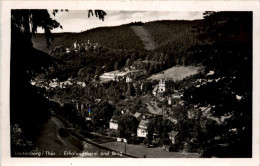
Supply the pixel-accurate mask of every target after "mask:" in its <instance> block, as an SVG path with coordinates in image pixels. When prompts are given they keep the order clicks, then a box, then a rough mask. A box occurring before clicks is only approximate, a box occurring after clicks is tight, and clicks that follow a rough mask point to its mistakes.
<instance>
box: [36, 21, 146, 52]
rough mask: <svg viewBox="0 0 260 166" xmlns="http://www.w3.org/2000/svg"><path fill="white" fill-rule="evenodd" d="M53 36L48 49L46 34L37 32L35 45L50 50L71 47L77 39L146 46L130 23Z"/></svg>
mask: <svg viewBox="0 0 260 166" xmlns="http://www.w3.org/2000/svg"><path fill="white" fill-rule="evenodd" d="M53 36H54V41H53V43H52V45H51V46H50V48H49V49H48V48H47V47H46V42H45V36H44V34H37V35H36V36H35V37H33V38H32V41H33V43H34V47H35V48H37V49H40V50H42V51H44V52H50V51H51V50H53V49H54V48H55V47H56V46H63V47H68V48H70V47H72V45H73V43H74V42H75V41H78V42H79V43H83V42H84V43H86V42H87V41H88V40H90V42H92V43H99V44H100V45H103V46H106V47H109V48H114V49H138V50H143V47H144V45H143V44H142V42H141V41H140V40H139V38H138V37H137V36H136V35H135V33H133V31H132V30H131V29H130V28H129V26H128V25H122V26H117V27H102V28H95V29H92V30H89V31H85V32H81V33H56V34H53Z"/></svg>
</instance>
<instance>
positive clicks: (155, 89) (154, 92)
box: [153, 86, 158, 96]
mask: <svg viewBox="0 0 260 166" xmlns="http://www.w3.org/2000/svg"><path fill="white" fill-rule="evenodd" d="M157 90H158V87H157V86H156V87H155V88H154V89H153V95H154V96H156V94H157Z"/></svg>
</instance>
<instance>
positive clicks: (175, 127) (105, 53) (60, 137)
mask: <svg viewBox="0 0 260 166" xmlns="http://www.w3.org/2000/svg"><path fill="white" fill-rule="evenodd" d="M49 12H50V11H49V10H39V11H38V10H37V11H35V10H33V9H30V10H12V11H11V15H12V17H11V65H10V66H11V72H10V73H11V75H10V135H11V139H10V142H11V150H10V151H11V156H12V157H26V155H30V154H31V155H32V156H33V155H34V156H35V155H40V156H41V157H86V158H87V157H101V158H102V157H113V158H114V157H115V158H125V157H126V158H199V157H203V158H208V157H219V158H221V157H225V158H232V157H236V158H237V157H245V158H250V157H252V147H253V146H252V145H253V144H252V135H253V133H252V131H253V128H252V127H253V125H252V112H253V111H252V110H253V107H252V97H253V93H252V92H253V88H252V85H253V83H252V80H253V79H252V76H253V75H252V71H253V70H252V66H253V64H252V57H253V56H252V12H242V11H241V12H195V13H196V14H197V16H198V15H200V17H199V18H197V19H195V18H194V17H193V16H194V15H196V14H194V13H189V12H184V14H183V16H185V18H184V20H179V19H177V20H174V19H170V20H160V19H153V21H149V22H141V21H138V20H133V22H131V23H129V22H128V23H123V22H121V23H120V25H115V26H104V27H96V28H93V29H88V30H87V29H86V28H83V29H78V30H77V32H76V31H75V32H70V31H68V32H66V31H62V30H60V33H51V30H54V29H56V30H58V29H59V28H62V25H60V24H59V22H57V21H56V20H55V18H51V17H50V14H53V15H55V14H57V12H59V10H53V13H49ZM59 13H60V14H62V15H63V14H65V13H67V14H68V17H69V18H71V17H72V18H75V19H78V16H79V15H80V16H82V17H83V15H84V14H82V13H85V12H83V11H64V10H62V11H61V12H59ZM94 13H95V14H96V16H97V19H101V20H103V21H104V17H103V16H104V15H106V13H105V12H104V11H102V10H96V11H94ZM115 13H116V14H115ZM115 13H114V14H113V12H112V16H111V13H110V14H108V17H110V16H111V18H117V19H119V20H121V21H124V20H125V19H123V18H124V17H123V15H125V14H126V13H127V14H132V15H135V16H136V15H137V14H138V15H139V14H144V13H149V11H147V12H138V13H137V12H136V11H128V12H126V13H125V12H122V11H118V12H115ZM159 13H160V12H158V14H159ZM171 13H172V15H171V16H172V17H175V16H176V12H174V11H172V12H171ZM92 14H93V11H92ZM90 15H91V12H90V13H89V17H90ZM98 15H99V16H98ZM100 15H101V16H100ZM113 15H114V16H116V17H114V16H113ZM160 15H163V14H162V13H161V14H160ZM34 16H35V17H34ZM118 16H119V17H118ZM151 16H153V17H156V16H155V15H153V14H152V15H151ZM191 17H192V19H190V18H191ZM57 18H58V17H57ZM37 19H39V21H36V20H37ZM86 19H88V18H86ZM82 21H85V18H84V19H82ZM34 23H35V24H34ZM76 23H77V24H78V23H79V21H75V24H76ZM37 27H42V28H43V31H44V32H45V33H37ZM67 27H70V26H68V25H67ZM81 28H82V27H81ZM44 152H45V153H44ZM65 152H66V153H65ZM28 157H30V156H28Z"/></svg>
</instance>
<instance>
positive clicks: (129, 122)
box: [118, 114, 138, 139]
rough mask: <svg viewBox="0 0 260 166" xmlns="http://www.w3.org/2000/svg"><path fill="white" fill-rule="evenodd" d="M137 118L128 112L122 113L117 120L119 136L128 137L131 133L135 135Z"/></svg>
mask: <svg viewBox="0 0 260 166" xmlns="http://www.w3.org/2000/svg"><path fill="white" fill-rule="evenodd" d="M137 127H138V120H137V119H136V118H135V117H133V116H131V115H128V114H123V115H121V116H120V118H119V120H118V130H119V133H120V137H124V138H127V139H129V138H130V137H131V135H132V134H134V135H136V131H137Z"/></svg>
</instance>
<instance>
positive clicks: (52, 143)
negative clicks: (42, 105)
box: [35, 117, 80, 157]
mask: <svg viewBox="0 0 260 166" xmlns="http://www.w3.org/2000/svg"><path fill="white" fill-rule="evenodd" d="M60 128H65V126H64V125H63V124H62V122H61V121H60V120H59V119H58V118H56V117H51V118H50V119H49V121H48V122H47V123H46V124H45V125H44V126H43V127H42V131H41V134H40V136H39V138H38V140H37V141H36V143H35V145H36V147H37V150H38V151H41V152H46V153H48V152H54V153H55V155H54V156H63V154H64V151H67V150H70V151H80V150H79V149H78V148H77V147H75V146H74V145H72V144H71V143H70V142H69V141H68V140H67V139H62V138H61V137H60V136H59V134H58V131H59V129H60ZM47 156H50V157H51V154H49V155H48V154H47Z"/></svg>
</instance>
